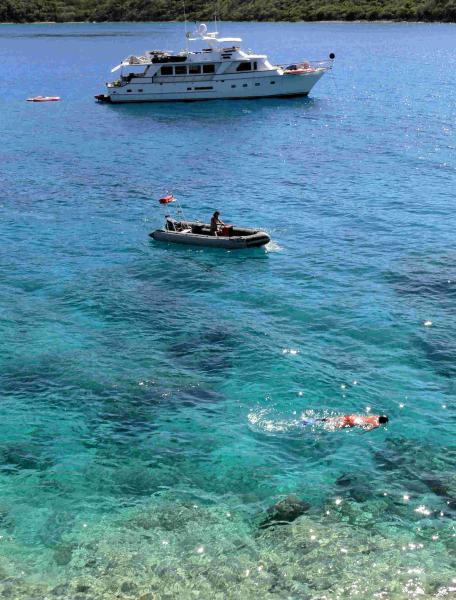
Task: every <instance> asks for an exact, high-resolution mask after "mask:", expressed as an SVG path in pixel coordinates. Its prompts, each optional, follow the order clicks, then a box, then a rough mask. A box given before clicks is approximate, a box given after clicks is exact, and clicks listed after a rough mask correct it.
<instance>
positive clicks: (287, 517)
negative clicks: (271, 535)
mask: <svg viewBox="0 0 456 600" xmlns="http://www.w3.org/2000/svg"><path fill="white" fill-rule="evenodd" d="M309 508H310V504H309V503H308V502H305V501H304V500H300V499H299V498H298V497H297V496H296V495H295V494H290V495H289V496H287V497H286V498H284V499H283V500H279V502H276V503H275V504H273V505H272V506H270V507H269V508H268V509H267V511H266V512H267V513H268V516H267V517H266V519H264V521H262V522H261V523H260V528H262V529H264V528H265V527H271V526H272V525H283V524H285V523H291V522H293V521H294V520H295V519H297V518H298V517H300V516H301V515H303V514H304V513H305V512H307V511H308V510H309Z"/></svg>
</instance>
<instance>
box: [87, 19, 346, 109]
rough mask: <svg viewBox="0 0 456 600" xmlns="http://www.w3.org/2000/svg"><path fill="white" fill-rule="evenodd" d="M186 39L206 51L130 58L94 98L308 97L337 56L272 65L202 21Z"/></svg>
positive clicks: (237, 41) (118, 99) (135, 100)
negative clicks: (115, 78)
mask: <svg viewBox="0 0 456 600" xmlns="http://www.w3.org/2000/svg"><path fill="white" fill-rule="evenodd" d="M187 40H188V42H203V45H204V46H206V47H204V48H203V49H202V50H195V51H190V50H189V49H188V48H187V49H186V50H183V51H181V52H179V53H172V52H164V51H161V50H150V51H148V52H146V53H145V54H144V55H143V56H129V57H128V58H126V59H125V60H123V61H122V62H121V64H120V65H117V66H116V67H114V69H112V71H111V72H112V73H114V72H116V71H120V78H119V79H117V80H115V81H111V82H108V83H107V84H106V87H107V92H106V93H104V94H99V95H98V96H95V98H96V99H97V100H98V101H99V102H115V103H121V102H158V101H162V102H163V101H165V102H168V101H178V100H181V101H190V100H212V99H221V98H226V99H228V98H264V97H274V96H307V94H308V93H309V92H310V90H311V89H312V88H313V86H314V85H315V84H316V83H317V81H318V80H319V79H320V77H322V76H323V75H324V73H326V72H327V71H328V70H330V69H331V68H332V64H333V60H334V58H335V56H334V54H332V53H331V54H330V55H329V60H325V61H320V62H310V61H304V62H303V61H300V62H296V63H293V64H290V65H288V66H284V65H273V64H271V63H270V62H269V60H268V57H267V56H266V55H265V54H254V53H253V52H251V51H250V50H248V51H245V50H242V49H241V47H240V45H239V44H240V43H241V41H242V40H241V38H234V37H218V32H216V31H215V32H212V33H209V32H208V30H207V26H206V25H205V24H204V23H201V24H200V25H199V27H198V29H197V30H196V31H195V32H194V33H193V34H191V35H189V34H187ZM187 46H188V43H187Z"/></svg>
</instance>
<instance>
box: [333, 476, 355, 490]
mask: <svg viewBox="0 0 456 600" xmlns="http://www.w3.org/2000/svg"><path fill="white" fill-rule="evenodd" d="M352 483H353V477H352V476H351V475H349V474H348V473H344V474H343V475H341V476H340V477H339V478H338V479H337V480H336V485H339V486H341V487H348V486H349V485H351V484H352Z"/></svg>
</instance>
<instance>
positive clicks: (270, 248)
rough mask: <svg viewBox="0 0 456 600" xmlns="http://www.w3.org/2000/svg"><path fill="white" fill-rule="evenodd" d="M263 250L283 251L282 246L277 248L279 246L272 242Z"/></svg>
mask: <svg viewBox="0 0 456 600" xmlns="http://www.w3.org/2000/svg"><path fill="white" fill-rule="evenodd" d="M264 249H265V250H266V252H280V251H281V250H283V248H282V246H279V244H278V243H277V242H275V241H274V240H271V241H270V242H268V243H267V244H266V246H265V247H264Z"/></svg>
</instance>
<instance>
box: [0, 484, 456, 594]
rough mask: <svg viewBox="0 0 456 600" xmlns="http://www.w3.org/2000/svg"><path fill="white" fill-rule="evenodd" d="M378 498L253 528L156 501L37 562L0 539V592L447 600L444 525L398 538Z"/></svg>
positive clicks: (219, 510)
mask: <svg viewBox="0 0 456 600" xmlns="http://www.w3.org/2000/svg"><path fill="white" fill-rule="evenodd" d="M292 499H293V497H292ZM384 500H385V499H372V500H371V501H370V502H365V503H357V502H354V501H353V500H352V499H350V498H346V499H341V498H335V499H328V501H327V502H326V503H325V505H324V506H323V507H322V508H321V509H320V510H319V511H318V512H317V513H313V512H304V509H305V508H306V507H305V506H301V505H300V506H301V508H302V512H303V514H301V515H299V516H297V517H296V518H295V520H294V521H293V522H292V523H288V524H287V525H284V526H282V527H269V528H266V529H260V530H258V528H257V527H256V526H255V524H254V522H253V520H252V518H251V517H249V516H248V515H246V514H245V513H241V512H238V511H236V510H233V509H232V508H229V507H227V506H220V505H217V506H215V505H214V506H203V505H201V504H196V503H192V502H182V501H178V500H176V499H173V498H172V495H171V494H168V495H167V494H162V495H160V496H157V497H155V498H153V500H152V502H151V503H150V504H149V505H147V506H143V507H141V508H139V507H137V508H134V509H128V510H125V511H122V513H121V516H117V517H109V518H108V517H105V518H104V519H102V520H101V521H100V520H99V519H98V520H97V519H95V518H94V520H93V522H90V521H87V522H80V521H77V522H75V523H74V524H73V527H72V528H71V529H65V530H64V531H61V532H60V534H59V535H58V536H57V540H58V541H57V542H56V544H55V546H54V547H53V548H52V549H51V548H49V553H48V554H47V555H44V554H41V556H40V563H39V564H38V563H34V561H33V560H31V559H30V558H31V556H32V551H31V549H30V552H29V555H28V560H24V555H23V554H22V555H20V554H19V552H18V550H19V549H18V547H17V543H15V542H14V540H13V538H12V537H11V536H6V539H4V540H3V541H4V542H5V544H6V545H7V546H8V552H7V553H4V554H3V556H2V558H1V559H0V560H1V563H0V570H1V573H2V583H1V584H0V594H1V595H2V597H8V598H11V599H12V600H15V599H25V598H27V599H28V600H31V599H32V598H45V597H48V598H56V599H58V600H69V599H70V598H71V599H72V600H75V599H76V598H77V599H78V600H83V599H84V600H89V599H91V600H112V598H118V599H125V600H127V599H132V598H134V599H135V600H162V599H172V598H189V597H192V598H215V599H220V600H222V599H225V598H233V599H243V598H254V599H255V598H257V599H260V598H285V597H288V598H300V599H302V598H309V599H314V600H325V599H326V600H328V599H329V598H331V599H333V598H334V599H335V598H339V599H345V598H346V599H348V598H352V597H353V596H354V595H357V596H358V597H360V598H388V599H389V600H399V599H404V598H414V597H416V596H417V595H418V596H419V597H420V598H435V599H437V598H450V597H451V594H452V593H453V592H454V591H455V590H454V588H455V586H454V583H452V580H453V578H454V564H451V559H450V552H449V551H450V549H451V547H452V546H453V545H454V533H453V530H452V528H451V524H450V521H449V520H448V519H437V518H436V519H431V518H429V517H428V516H426V515H418V516H419V517H420V520H419V522H418V526H417V527H416V529H415V530H414V531H410V530H406V529H405V528H402V527H401V524H400V520H399V519H397V520H396V521H394V522H393V521H389V522H387V521H386V518H382V515H385V514H386V513H384V512H383V511H384V509H385V506H384ZM289 503H290V500H288V501H287V506H288V504H289ZM294 505H296V502H294V500H293V506H294ZM49 526H51V524H49ZM51 538H52V536H51ZM19 556H21V559H19ZM21 561H22V562H21ZM46 561H47V562H46ZM43 573H46V577H47V579H46V580H45V579H43ZM366 574H368V576H366ZM452 586H453V587H452Z"/></svg>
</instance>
